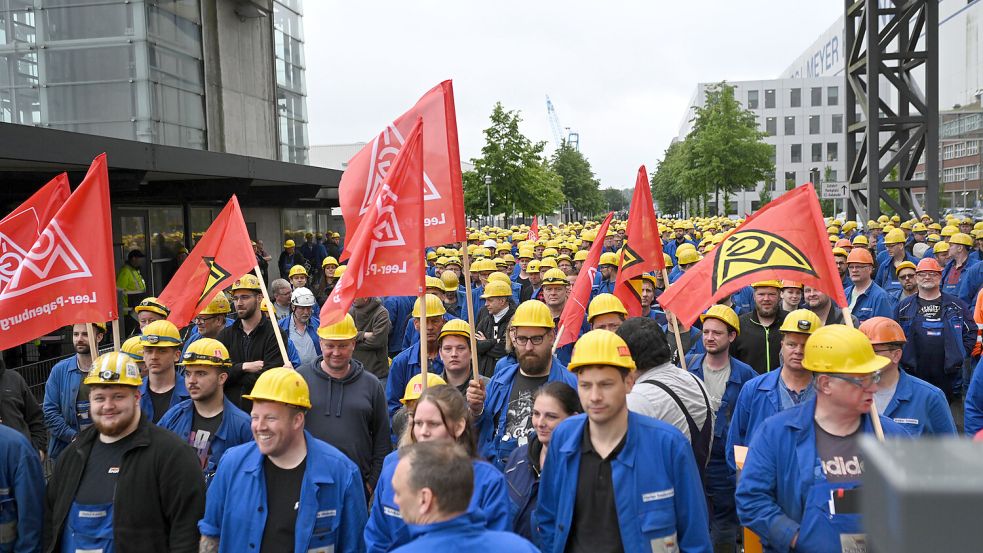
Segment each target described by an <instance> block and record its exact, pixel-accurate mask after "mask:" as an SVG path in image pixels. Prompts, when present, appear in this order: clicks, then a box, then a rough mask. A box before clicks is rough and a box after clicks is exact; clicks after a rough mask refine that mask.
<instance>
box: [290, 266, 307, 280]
mask: <svg viewBox="0 0 983 553" xmlns="http://www.w3.org/2000/svg"><path fill="white" fill-rule="evenodd" d="M297 275H304V276H307V269H305V268H304V266H303V265H294V266H293V267H291V268H290V272H289V273H288V274H287V278H293V277H295V276H297Z"/></svg>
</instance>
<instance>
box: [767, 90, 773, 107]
mask: <svg viewBox="0 0 983 553" xmlns="http://www.w3.org/2000/svg"><path fill="white" fill-rule="evenodd" d="M774 107H775V91H774V90H766V91H765V109H773V108H774Z"/></svg>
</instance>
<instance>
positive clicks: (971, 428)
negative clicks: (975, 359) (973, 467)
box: [963, 359, 983, 437]
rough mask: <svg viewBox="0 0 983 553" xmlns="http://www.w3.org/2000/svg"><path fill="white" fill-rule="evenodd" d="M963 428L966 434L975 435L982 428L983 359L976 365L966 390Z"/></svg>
mask: <svg viewBox="0 0 983 553" xmlns="http://www.w3.org/2000/svg"><path fill="white" fill-rule="evenodd" d="M963 428H964V429H965V430H966V435H967V436H970V437H972V436H975V435H976V433H977V432H979V431H980V430H983V359H980V362H979V363H978V364H977V365H976V370H974V371H973V378H972V379H971V380H970V381H969V390H968V391H967V392H966V415H965V420H964V421H963Z"/></svg>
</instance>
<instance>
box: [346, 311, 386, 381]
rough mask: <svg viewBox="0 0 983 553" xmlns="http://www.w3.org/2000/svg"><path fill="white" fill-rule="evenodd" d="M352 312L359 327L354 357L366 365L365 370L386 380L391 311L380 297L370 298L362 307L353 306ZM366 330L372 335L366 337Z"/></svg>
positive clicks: (356, 325)
mask: <svg viewBox="0 0 983 553" xmlns="http://www.w3.org/2000/svg"><path fill="white" fill-rule="evenodd" d="M351 314H352V318H354V319H355V328H357V329H358V335H356V336H355V353H354V354H353V357H354V358H355V359H357V360H359V361H360V362H361V363H362V365H364V366H365V370H367V371H369V372H370V373H372V374H374V375H375V376H377V377H378V378H379V380H381V381H383V382H385V381H386V377H388V376H389V333H390V332H392V322H391V321H390V320H389V311H387V310H386V308H385V307H383V305H382V302H381V301H380V300H379V298H370V299H369V301H368V303H366V304H365V305H363V306H362V307H355V306H352V309H351ZM366 332H371V333H372V336H371V337H370V338H366V337H365V333H366Z"/></svg>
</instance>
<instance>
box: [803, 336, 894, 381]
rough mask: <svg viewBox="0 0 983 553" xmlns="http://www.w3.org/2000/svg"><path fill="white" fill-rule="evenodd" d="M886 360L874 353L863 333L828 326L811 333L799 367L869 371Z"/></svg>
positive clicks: (834, 370) (841, 371) (827, 370)
mask: <svg viewBox="0 0 983 553" xmlns="http://www.w3.org/2000/svg"><path fill="white" fill-rule="evenodd" d="M890 362H891V360H890V359H888V358H887V357H882V356H880V355H875V354H874V348H873V346H871V345H870V339H868V338H867V336H866V335H865V334H864V333H863V332H861V331H859V330H857V329H856V328H853V327H850V326H846V325H828V326H824V327H822V328H820V329H819V330H817V331H815V332H813V333H812V336H810V337H809V340H808V341H807V342H806V347H805V356H804V357H803V358H802V366H803V367H805V368H806V369H808V370H810V371H812V372H818V373H844V374H870V373H873V372H877V371H879V370H881V369H883V368H884V367H885V366H887V365H888V363H890Z"/></svg>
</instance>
